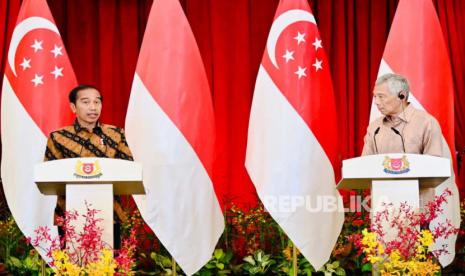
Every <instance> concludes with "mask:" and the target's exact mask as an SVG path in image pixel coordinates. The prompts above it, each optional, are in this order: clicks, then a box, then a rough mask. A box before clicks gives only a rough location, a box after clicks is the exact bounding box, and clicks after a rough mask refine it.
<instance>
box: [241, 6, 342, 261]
mask: <svg viewBox="0 0 465 276" xmlns="http://www.w3.org/2000/svg"><path fill="white" fill-rule="evenodd" d="M337 137H338V135H337V129H336V107H335V99H334V93H333V87H332V83H331V76H330V71H329V67H328V62H327V59H326V55H325V52H324V50H323V45H322V42H321V39H320V35H319V33H318V28H317V25H316V22H315V18H314V16H313V14H312V12H311V10H310V7H309V5H308V3H307V1H306V0H281V2H280V3H279V6H278V9H277V11H276V16H275V19H274V21H273V24H272V26H271V29H270V34H269V36H268V41H267V44H266V49H265V53H264V55H263V59H262V63H261V66H260V69H259V72H258V76H257V81H256V84H255V92H254V98H253V102H252V110H251V114H250V122H249V132H248V142H247V155H246V167H247V171H248V173H249V175H250V177H251V179H252V182H253V183H254V185H255V187H256V189H257V193H258V195H259V197H260V199H261V201H262V202H263V204H264V205H265V208H266V209H267V210H268V211H269V212H270V214H271V216H272V217H273V218H274V219H275V220H276V221H277V222H278V224H279V225H280V226H281V227H282V229H283V230H284V231H285V232H286V234H287V235H288V236H289V238H290V239H291V240H292V242H293V243H294V244H295V246H296V247H297V248H298V249H299V250H300V252H301V253H302V254H303V255H304V256H305V257H306V258H307V260H308V261H309V262H310V263H311V264H312V265H313V266H314V267H315V268H316V269H319V268H320V267H322V266H323V265H324V263H325V262H326V261H327V260H328V259H329V257H330V254H331V251H332V249H333V247H334V245H335V243H336V241H337V238H338V236H339V233H340V231H341V227H342V224H343V220H344V214H343V212H342V210H341V209H342V208H340V206H341V205H342V201H341V198H340V195H339V193H338V192H337V190H336V188H335V187H336V186H335V174H334V169H339V167H338V165H337V164H338V161H337V160H338V157H337V155H338V143H337Z"/></svg>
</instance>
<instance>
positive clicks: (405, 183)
mask: <svg viewBox="0 0 465 276" xmlns="http://www.w3.org/2000/svg"><path fill="white" fill-rule="evenodd" d="M450 176H451V161H450V160H449V159H447V158H442V157H436V156H430V155H420V154H405V153H404V154H402V153H392V154H378V155H367V156H362V157H357V158H352V159H347V160H344V161H343V163H342V180H341V181H340V182H339V184H338V185H337V188H338V189H349V190H351V189H371V213H372V214H374V213H376V212H377V211H381V210H382V209H384V208H383V207H382V206H381V205H382V203H383V202H385V203H392V204H393V206H394V207H395V206H399V205H400V203H402V202H407V203H408V204H409V205H410V206H411V207H413V208H420V207H421V206H422V205H421V203H420V193H421V192H423V191H426V193H427V191H428V190H430V191H432V189H428V188H434V187H436V186H438V185H439V184H441V183H443V182H444V181H445V180H446V179H447V178H449V177H450ZM430 199H432V198H431V196H428V197H426V198H425V200H430Z"/></svg>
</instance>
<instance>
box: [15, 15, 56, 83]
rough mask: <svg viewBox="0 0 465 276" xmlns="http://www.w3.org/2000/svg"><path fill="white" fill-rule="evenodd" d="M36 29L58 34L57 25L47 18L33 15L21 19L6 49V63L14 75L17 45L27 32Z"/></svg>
mask: <svg viewBox="0 0 465 276" xmlns="http://www.w3.org/2000/svg"><path fill="white" fill-rule="evenodd" d="M36 29H46V30H50V31H52V32H55V33H57V34H60V33H59V32H58V28H57V26H56V25H55V24H54V23H53V22H51V21H50V20H47V19H45V18H43V17H37V16H33V17H29V18H26V19H25V20H23V21H21V23H19V24H18V25H17V26H16V28H15V30H14V31H13V35H12V36H11V43H10V50H9V51H8V64H9V65H10V68H11V71H13V74H14V75H15V76H17V74H16V69H15V66H14V62H15V55H16V50H17V48H18V45H19V43H20V42H21V40H22V39H23V37H24V36H25V35H26V34H27V33H29V32H30V31H33V30H36Z"/></svg>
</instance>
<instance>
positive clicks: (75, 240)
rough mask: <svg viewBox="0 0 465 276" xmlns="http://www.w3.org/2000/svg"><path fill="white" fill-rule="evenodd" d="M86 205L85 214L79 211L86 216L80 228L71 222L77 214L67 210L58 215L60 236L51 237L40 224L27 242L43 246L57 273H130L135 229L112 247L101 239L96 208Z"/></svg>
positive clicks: (132, 265) (132, 262)
mask: <svg viewBox="0 0 465 276" xmlns="http://www.w3.org/2000/svg"><path fill="white" fill-rule="evenodd" d="M86 207H87V211H86V214H84V215H82V216H83V217H84V218H85V223H84V227H83V230H82V232H80V233H77V232H76V229H75V227H74V226H73V223H72V222H74V221H75V220H77V219H78V217H79V214H78V213H77V212H76V211H69V212H65V216H64V217H63V218H59V219H58V223H59V224H60V225H62V227H63V230H64V235H63V236H62V237H61V238H60V237H57V238H52V237H51V234H50V229H49V228H48V227H39V228H38V229H36V230H35V237H34V238H33V239H29V241H30V243H31V244H32V245H33V246H35V247H39V248H41V249H43V250H44V251H45V252H46V254H47V256H48V257H50V258H51V259H52V260H53V261H52V262H51V263H50V265H51V266H52V268H53V272H54V273H56V274H57V275H66V276H74V275H76V276H81V275H132V274H133V273H132V268H133V267H134V266H135V260H134V259H133V256H134V252H135V249H136V246H137V240H136V238H135V231H131V232H130V233H131V234H130V236H129V238H127V239H124V240H123V241H122V248H121V249H119V250H112V249H110V248H108V246H106V245H105V243H104V242H103V241H102V233H103V229H102V228H101V227H100V226H99V223H100V221H101V219H99V218H97V217H96V215H97V214H98V212H99V211H98V210H95V209H92V208H91V206H89V205H87V204H86ZM44 246H46V248H44Z"/></svg>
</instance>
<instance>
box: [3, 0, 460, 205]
mask: <svg viewBox="0 0 465 276" xmlns="http://www.w3.org/2000/svg"><path fill="white" fill-rule="evenodd" d="M152 2H153V1H152V0H138V1H136V0H111V1H110V0H105V1H104V0H100V1H94V0H73V1H66V0H48V4H49V6H50V9H51V11H52V14H53V16H54V18H55V21H56V23H57V26H58V28H59V29H60V32H61V34H62V37H63V40H64V43H65V46H66V49H67V51H68V53H69V56H70V59H71V62H72V65H73V67H74V70H75V73H76V76H77V78H78V81H79V82H80V83H86V84H93V85H96V86H97V87H99V88H100V90H101V92H102V94H103V96H104V108H103V114H102V121H103V122H106V123H110V124H115V125H118V126H124V119H125V114H126V109H127V103H128V98H129V93H130V88H131V84H132V80H133V75H134V71H135V66H136V61H137V57H138V53H139V48H140V44H141V41H142V36H143V34H144V30H145V24H146V21H147V17H148V14H149V11H150V8H151V5H152ZM278 2H279V1H278V0H235V1H222V0H181V3H182V5H183V7H184V10H185V12H186V14H187V17H188V20H189V22H190V23H191V26H192V29H193V31H194V35H195V37H196V39H197V42H198V45H199V47H200V51H201V53H202V58H203V60H204V63H205V67H206V70H207V75H208V78H209V81H210V85H211V88H212V93H213V95H212V96H213V100H214V105H215V113H216V115H215V116H216V125H217V153H218V154H217V159H216V163H215V175H214V181H215V183H217V185H218V186H219V187H221V193H222V196H223V201H224V202H228V201H229V202H233V203H235V204H236V205H239V206H242V207H247V206H254V205H255V204H256V202H257V197H256V193H255V188H254V187H253V185H252V183H251V181H250V179H249V177H248V175H247V172H246V170H245V167H244V158H245V148H246V140H247V126H248V119H249V112H250V105H251V101H252V96H253V89H254V83H255V78H256V74H257V71H258V67H259V64H260V60H261V57H262V54H263V50H264V47H265V43H266V39H267V35H268V32H269V27H270V26H271V23H272V20H273V17H274V13H275V10H276V7H277V4H278ZM397 2H398V1H397V0H377V1H370V0H315V1H310V4H311V6H312V9H313V11H314V12H315V15H316V19H317V22H318V26H319V30H320V34H321V37H322V40H323V46H324V47H325V49H326V53H327V54H328V58H329V62H330V64H329V66H331V72H332V76H333V82H334V88H335V92H336V96H337V107H338V112H339V113H338V117H339V135H340V139H341V140H340V141H341V144H342V147H341V149H342V152H341V158H342V159H345V158H350V157H353V156H357V155H359V154H360V152H361V149H362V146H363V136H364V134H365V130H366V126H367V123H368V118H369V110H370V105H371V90H372V89H373V85H374V81H375V79H376V74H377V71H378V67H379V62H380V60H381V56H382V53H383V50H384V44H385V42H386V39H387V35H388V33H389V28H390V25H391V21H392V18H393V16H394V13H395V9H396V6H397ZM434 3H435V5H436V8H437V11H438V15H439V18H440V21H441V25H442V28H443V32H444V36H445V38H446V43H447V44H448V47H449V53H450V56H451V62H452V69H453V73H454V84H455V89H456V91H455V114H456V115H455V120H456V124H455V125H456V127H455V133H456V145H457V149H458V150H462V151H463V150H464V148H465V130H464V129H463V128H464V127H465V109H464V103H465V82H463V81H462V80H463V79H465V71H464V70H465V47H463V46H464V45H465V32H464V31H463V30H465V1H461V0H437V1H434ZM20 4H21V1H20V0H2V1H0V61H1V68H0V74H1V76H3V69H4V65H5V60H6V57H7V51H8V45H9V40H10V37H11V32H12V30H13V27H14V24H15V22H16V17H17V13H18V10H19V7H20ZM173 43H177V41H173ZM0 82H1V80H0ZM464 167H465V166H462V173H461V176H462V177H463V176H464V174H465V169H464ZM462 183H463V182H462ZM461 187H463V185H461Z"/></svg>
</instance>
